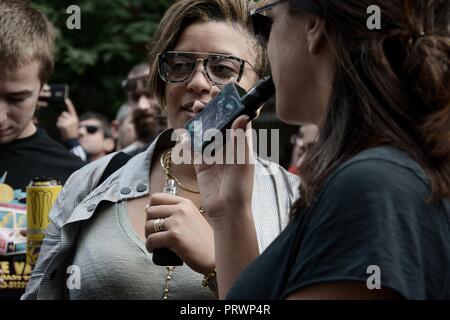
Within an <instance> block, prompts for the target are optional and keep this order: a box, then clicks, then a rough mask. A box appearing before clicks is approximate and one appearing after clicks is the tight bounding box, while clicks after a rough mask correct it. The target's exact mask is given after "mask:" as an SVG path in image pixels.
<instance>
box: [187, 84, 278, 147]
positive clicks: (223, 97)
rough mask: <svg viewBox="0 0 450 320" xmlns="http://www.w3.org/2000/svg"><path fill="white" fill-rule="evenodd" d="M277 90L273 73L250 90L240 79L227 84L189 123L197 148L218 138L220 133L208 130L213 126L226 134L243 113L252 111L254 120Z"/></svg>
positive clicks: (192, 142)
mask: <svg viewBox="0 0 450 320" xmlns="http://www.w3.org/2000/svg"><path fill="white" fill-rule="evenodd" d="M274 93H275V87H274V84H273V82H272V78H271V77H266V78H264V79H262V80H260V81H258V82H257V83H256V85H255V86H254V87H253V88H251V89H250V90H249V91H248V92H246V91H245V90H244V89H243V88H241V87H240V86H239V85H237V84H236V83H229V84H227V85H226V86H225V87H224V88H223V89H222V90H221V91H220V92H219V94H218V95H217V96H215V97H214V98H213V99H212V100H211V101H210V102H209V103H208V104H207V105H206V106H205V108H204V109H203V110H202V111H201V112H200V113H198V114H197V115H195V117H193V118H192V119H191V120H189V122H188V123H187V124H186V126H185V128H186V129H187V131H188V132H189V135H190V137H191V145H192V148H193V150H195V151H203V150H204V149H205V148H206V147H207V146H208V145H209V144H210V143H212V142H213V141H214V140H215V139H216V137H217V135H215V136H210V134H209V132H207V131H208V130H209V129H216V130H218V131H219V132H220V134H222V135H223V134H224V133H225V131H226V130H227V129H230V128H231V125H232V124H233V121H234V120H236V119H237V118H238V117H240V116H241V115H248V116H249V117H250V120H252V119H253V118H255V117H256V114H257V110H258V109H259V107H260V106H261V105H262V104H263V103H264V102H266V101H267V100H269V99H270V98H271V97H272V96H273V94H274ZM219 132H218V134H219ZM223 141H224V142H225V141H226V139H225V140H223Z"/></svg>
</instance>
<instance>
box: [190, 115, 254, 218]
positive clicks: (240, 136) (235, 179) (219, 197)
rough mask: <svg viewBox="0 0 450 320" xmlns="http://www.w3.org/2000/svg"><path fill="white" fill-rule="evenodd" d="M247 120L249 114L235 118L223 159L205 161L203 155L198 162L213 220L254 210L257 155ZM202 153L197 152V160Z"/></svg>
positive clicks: (203, 197)
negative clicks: (255, 155)
mask: <svg viewBox="0 0 450 320" xmlns="http://www.w3.org/2000/svg"><path fill="white" fill-rule="evenodd" d="M248 120H249V118H248V116H241V117H239V118H238V119H236V120H235V121H234V123H233V125H232V130H231V132H232V134H231V137H230V140H229V141H227V144H226V146H225V148H224V153H225V154H226V156H224V161H223V163H213V164H206V163H204V160H205V159H201V160H203V161H202V162H203V163H202V164H199V165H195V169H196V172H197V179H198V184H199V188H200V193H201V196H202V201H203V204H204V205H205V207H206V211H207V212H208V215H209V217H210V218H211V219H212V220H215V219H219V220H221V219H223V218H226V219H228V218H227V217H226V216H228V215H239V214H240V212H250V211H251V199H252V192H253V174H254V157H253V150H252V149H253V148H252V130H251V126H250V124H249V122H248ZM230 155H231V156H230ZM199 157H201V155H200V154H195V158H196V162H195V163H198V162H199ZM230 159H231V160H232V162H231V163H229V160H230Z"/></svg>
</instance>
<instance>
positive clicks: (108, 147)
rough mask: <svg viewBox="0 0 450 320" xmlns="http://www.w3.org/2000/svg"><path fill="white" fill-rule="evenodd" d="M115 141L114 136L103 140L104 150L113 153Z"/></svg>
mask: <svg viewBox="0 0 450 320" xmlns="http://www.w3.org/2000/svg"><path fill="white" fill-rule="evenodd" d="M114 147H115V143H114V139H113V138H105V140H104V141H103V150H104V151H105V152H106V153H111V152H113V151H114Z"/></svg>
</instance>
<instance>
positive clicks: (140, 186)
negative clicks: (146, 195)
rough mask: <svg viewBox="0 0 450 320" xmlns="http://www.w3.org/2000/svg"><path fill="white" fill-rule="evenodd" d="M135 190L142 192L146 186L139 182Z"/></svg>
mask: <svg viewBox="0 0 450 320" xmlns="http://www.w3.org/2000/svg"><path fill="white" fill-rule="evenodd" d="M136 190H137V192H144V191H145V190H147V186H146V185H145V184H140V185H138V186H137V188H136Z"/></svg>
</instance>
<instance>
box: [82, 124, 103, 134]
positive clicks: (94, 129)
mask: <svg viewBox="0 0 450 320" xmlns="http://www.w3.org/2000/svg"><path fill="white" fill-rule="evenodd" d="M80 128H85V129H86V132H87V133H89V134H95V133H97V131H98V130H100V127H99V126H94V125H85V126H80Z"/></svg>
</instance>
